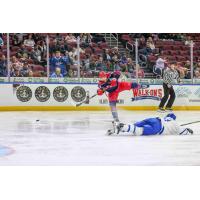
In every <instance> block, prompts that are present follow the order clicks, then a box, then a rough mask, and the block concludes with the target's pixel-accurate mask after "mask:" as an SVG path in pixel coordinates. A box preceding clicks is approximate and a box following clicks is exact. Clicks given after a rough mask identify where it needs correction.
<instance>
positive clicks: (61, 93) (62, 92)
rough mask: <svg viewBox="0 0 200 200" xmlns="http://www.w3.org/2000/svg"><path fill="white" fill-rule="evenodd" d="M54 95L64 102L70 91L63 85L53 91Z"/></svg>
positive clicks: (56, 98) (57, 99)
mask: <svg viewBox="0 0 200 200" xmlns="http://www.w3.org/2000/svg"><path fill="white" fill-rule="evenodd" d="M53 97H54V99H55V100H56V101H58V102H64V101H66V100H67V98H68V91H67V89H66V88H65V87H63V86H58V87H56V88H55V89H54V91H53Z"/></svg>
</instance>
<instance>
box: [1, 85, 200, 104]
mask: <svg viewBox="0 0 200 200" xmlns="http://www.w3.org/2000/svg"><path fill="white" fill-rule="evenodd" d="M22 86H27V87H28V88H30V90H31V92H32V97H31V98H30V100H28V101H26V102H22V101H21V100H20V99H19V98H17V94H18V96H19V88H21V87H22ZM40 86H44V87H46V88H48V89H49V92H50V93H49V96H50V97H49V99H48V100H46V101H44V102H41V101H39V100H37V99H36V89H37V88H38V87H40ZM58 86H62V87H64V88H66V89H67V91H68V97H67V99H66V100H65V101H63V102H59V101H57V100H55V98H54V95H53V91H54V89H55V88H56V87H58ZM77 86H80V87H81V88H82V89H83V91H84V93H85V95H86V96H87V93H88V94H89V96H92V95H93V94H95V93H96V91H97V85H96V84H23V85H20V86H19V87H17V89H14V88H13V85H12V84H0V92H1V94H2V95H1V98H0V106H72V104H73V103H78V101H76V100H73V99H72V93H71V92H72V89H73V88H74V87H77ZM174 89H175V92H176V97H177V98H176V100H175V103H174V106H200V85H182V86H178V85H175V86H174ZM138 92H139V94H138V96H137V98H136V100H135V99H134V101H133V97H135V96H134V95H133V91H132V90H131V91H124V92H122V93H120V95H119V105H120V106H122V107H123V106H133V107H134V106H157V105H158V104H159V100H160V98H161V97H162V95H163V89H162V85H151V86H150V87H149V88H148V89H144V90H139V91H138ZM22 93H23V91H22ZM21 95H22V96H23V94H21ZM27 95H28V94H26V93H25V94H24V96H25V97H26V96H27ZM39 95H41V94H39ZM45 95H47V96H48V94H46V92H45V91H44V92H43V94H42V96H43V97H44V96H45ZM62 95H63V94H62V92H61V96H62ZM74 95H75V96H76V99H78V100H80V97H82V96H81V95H82V94H78V95H77V94H74ZM86 96H83V100H85V99H86ZM144 96H145V97H144ZM81 101H82V100H80V101H79V102H81ZM85 105H86V106H105V105H108V101H107V96H106V95H105V94H104V95H102V96H97V97H95V98H93V99H91V100H90V102H89V104H85Z"/></svg>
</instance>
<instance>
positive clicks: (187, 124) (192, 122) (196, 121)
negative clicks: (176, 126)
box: [180, 121, 200, 126]
mask: <svg viewBox="0 0 200 200" xmlns="http://www.w3.org/2000/svg"><path fill="white" fill-rule="evenodd" d="M196 123H200V121H194V122H189V123H186V124H181V125H180V126H186V125H189V124H196Z"/></svg>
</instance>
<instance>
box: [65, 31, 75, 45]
mask: <svg viewBox="0 0 200 200" xmlns="http://www.w3.org/2000/svg"><path fill="white" fill-rule="evenodd" d="M65 40H66V41H67V43H74V42H76V37H75V36H74V35H73V34H72V33H69V35H67V36H66V37H65Z"/></svg>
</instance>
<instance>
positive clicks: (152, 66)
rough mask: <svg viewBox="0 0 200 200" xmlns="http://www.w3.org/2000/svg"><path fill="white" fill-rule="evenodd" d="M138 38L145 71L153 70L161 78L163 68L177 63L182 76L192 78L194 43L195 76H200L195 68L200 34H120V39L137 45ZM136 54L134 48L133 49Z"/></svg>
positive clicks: (140, 57) (198, 56) (140, 60)
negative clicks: (191, 61)
mask: <svg viewBox="0 0 200 200" xmlns="http://www.w3.org/2000/svg"><path fill="white" fill-rule="evenodd" d="M136 39H138V54H139V64H142V65H143V66H144V71H145V72H151V73H152V72H153V73H154V74H155V75H156V77H158V78H161V77H162V72H163V69H164V68H165V67H166V66H167V65H169V64H175V66H176V69H177V70H178V72H179V73H180V77H181V78H186V79H189V78H191V70H190V65H191V63H190V45H191V44H192V43H193V46H194V49H193V52H194V53H193V60H194V63H193V64H194V71H193V74H194V75H193V76H194V77H195V78H198V77H199V71H198V70H195V69H196V68H197V67H196V66H198V65H199V58H200V34H195V33H194V34H186V33H152V34H150V33H145V34H143V33H139V34H138V33H135V34H120V40H121V41H122V43H123V44H124V45H125V44H126V43H128V44H132V45H135V41H136ZM132 53H133V55H134V54H135V52H134V48H133V51H132Z"/></svg>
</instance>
